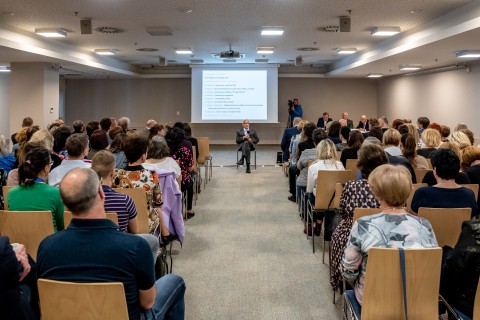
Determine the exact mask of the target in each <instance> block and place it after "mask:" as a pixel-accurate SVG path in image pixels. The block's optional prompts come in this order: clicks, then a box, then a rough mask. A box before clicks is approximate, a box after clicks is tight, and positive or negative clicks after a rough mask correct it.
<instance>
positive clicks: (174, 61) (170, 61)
mask: <svg viewBox="0 0 480 320" xmlns="http://www.w3.org/2000/svg"><path fill="white" fill-rule="evenodd" d="M167 62H168V63H177V62H178V61H177V60H167Z"/></svg>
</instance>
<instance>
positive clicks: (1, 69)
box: [0, 66, 10, 72]
mask: <svg viewBox="0 0 480 320" xmlns="http://www.w3.org/2000/svg"><path fill="white" fill-rule="evenodd" d="M0 72H10V67H7V66H0Z"/></svg>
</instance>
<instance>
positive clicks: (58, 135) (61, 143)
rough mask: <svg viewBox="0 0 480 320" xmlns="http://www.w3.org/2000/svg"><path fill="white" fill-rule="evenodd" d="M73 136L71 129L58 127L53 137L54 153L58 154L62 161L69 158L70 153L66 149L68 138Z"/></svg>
mask: <svg viewBox="0 0 480 320" xmlns="http://www.w3.org/2000/svg"><path fill="white" fill-rule="evenodd" d="M71 134H72V130H71V129H70V128H69V127H65V126H63V127H58V128H57V130H55V131H54V132H53V133H52V135H53V152H54V153H55V154H57V155H58V156H59V157H60V158H61V159H62V160H63V159H65V158H67V157H68V152H67V150H66V149H65V144H66V143H67V139H68V137H70V135H71Z"/></svg>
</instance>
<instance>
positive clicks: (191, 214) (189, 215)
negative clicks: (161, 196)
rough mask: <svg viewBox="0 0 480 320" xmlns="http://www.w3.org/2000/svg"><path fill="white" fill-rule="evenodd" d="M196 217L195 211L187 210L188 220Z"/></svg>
mask: <svg viewBox="0 0 480 320" xmlns="http://www.w3.org/2000/svg"><path fill="white" fill-rule="evenodd" d="M193 217H195V212H193V211H192V212H187V220H188V219H191V218H193Z"/></svg>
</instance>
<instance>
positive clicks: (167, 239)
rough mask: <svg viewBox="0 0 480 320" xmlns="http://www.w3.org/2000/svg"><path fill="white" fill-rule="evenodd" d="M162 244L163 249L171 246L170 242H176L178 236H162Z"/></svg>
mask: <svg viewBox="0 0 480 320" xmlns="http://www.w3.org/2000/svg"><path fill="white" fill-rule="evenodd" d="M160 238H161V239H162V242H161V243H160V246H161V247H166V246H168V245H169V244H170V242H172V241H175V240H177V239H178V236H177V235H176V234H171V233H170V234H169V235H168V236H161V237H160Z"/></svg>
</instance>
